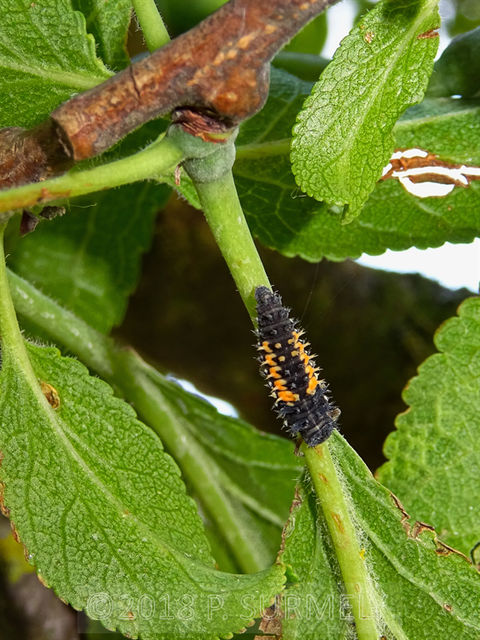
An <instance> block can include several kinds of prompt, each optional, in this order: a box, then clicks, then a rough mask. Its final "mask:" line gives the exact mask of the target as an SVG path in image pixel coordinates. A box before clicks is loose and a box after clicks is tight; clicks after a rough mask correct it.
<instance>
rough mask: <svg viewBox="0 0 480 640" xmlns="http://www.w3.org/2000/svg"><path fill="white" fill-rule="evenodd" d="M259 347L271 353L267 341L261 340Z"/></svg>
mask: <svg viewBox="0 0 480 640" xmlns="http://www.w3.org/2000/svg"><path fill="white" fill-rule="evenodd" d="M260 348H261V349H263V350H264V351H266V352H267V353H273V351H272V350H271V349H270V345H269V344H268V342H267V341H265V342H262V346H261V347H260Z"/></svg>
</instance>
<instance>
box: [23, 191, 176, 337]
mask: <svg viewBox="0 0 480 640" xmlns="http://www.w3.org/2000/svg"><path fill="white" fill-rule="evenodd" d="M169 195H170V189H168V188H166V187H164V186H156V185H154V184H153V183H147V182H145V183H140V184H133V185H127V186H124V187H120V188H119V189H114V190H111V191H108V192H100V193H96V194H94V195H92V196H86V197H83V198H77V199H75V200H72V201H71V203H70V211H69V212H68V213H67V214H66V215H65V216H64V217H61V218H56V219H55V220H53V221H50V222H45V223H43V224H41V225H40V226H39V227H38V228H37V230H36V231H35V233H33V234H30V235H27V236H25V237H24V238H22V239H21V240H20V242H19V244H18V246H17V247H16V249H15V250H14V252H13V255H12V257H11V265H12V267H13V269H14V270H15V271H16V272H17V273H18V274H19V275H21V276H23V277H25V278H27V279H28V280H30V281H31V282H33V283H34V284H35V285H36V286H38V287H40V288H41V289H42V290H43V291H45V292H47V293H48V294H49V295H50V296H53V297H54V298H56V299H58V300H60V301H61V302H62V304H63V305H64V306H65V307H66V308H67V309H70V310H71V311H73V312H74V313H76V314H77V315H78V316H80V317H81V318H83V319H84V320H85V321H86V322H88V323H89V324H90V325H91V326H92V327H95V328H96V329H98V330H99V331H102V332H104V333H108V332H109V331H110V330H111V329H112V327H113V326H115V325H117V324H119V323H120V322H121V320H122V319H123V315H124V313H125V310H126V305H127V299H128V296H129V295H130V294H131V293H132V291H133V290H134V288H135V286H136V284H137V280H138V276H139V266H140V258H141V255H142V253H143V252H144V251H145V250H146V249H147V248H148V246H149V245H150V241H151V237H152V232H153V222H154V217H155V214H156V213H157V211H158V210H159V209H161V208H162V206H163V205H164V204H165V203H166V200H167V199H168V197H169Z"/></svg>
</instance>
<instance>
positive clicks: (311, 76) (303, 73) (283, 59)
mask: <svg viewBox="0 0 480 640" xmlns="http://www.w3.org/2000/svg"><path fill="white" fill-rule="evenodd" d="M329 63H330V60H329V59H328V58H322V56H317V55H314V54H312V53H298V52H297V51H280V53H277V55H276V56H275V57H274V59H273V60H272V65H273V66H274V67H277V68H278V69H284V70H285V71H288V72H289V73H293V75H295V76H297V77H298V78H301V79H302V80H306V81H307V82H316V81H317V80H318V78H319V77H320V74H321V73H322V72H323V70H324V69H325V67H326V66H327V65H328V64H329Z"/></svg>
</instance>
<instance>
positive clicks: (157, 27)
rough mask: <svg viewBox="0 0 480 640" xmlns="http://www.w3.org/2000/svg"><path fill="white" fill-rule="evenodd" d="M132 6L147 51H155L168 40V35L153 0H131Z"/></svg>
mask: <svg viewBox="0 0 480 640" xmlns="http://www.w3.org/2000/svg"><path fill="white" fill-rule="evenodd" d="M133 8H134V9H135V13H136V15H137V18H138V22H139V23H140V26H141V27H142V31H143V35H144V36H145V42H146V43H147V47H148V49H149V51H155V49H159V48H160V47H163V45H165V44H167V42H170V36H169V35H168V31H167V29H166V27H165V23H164V22H163V20H162V16H161V15H160V13H159V12H158V9H157V7H156V5H155V1H154V0H133Z"/></svg>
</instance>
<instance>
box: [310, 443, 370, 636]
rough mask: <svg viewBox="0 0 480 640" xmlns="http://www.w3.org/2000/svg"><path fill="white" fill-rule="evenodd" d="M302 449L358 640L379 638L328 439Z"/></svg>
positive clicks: (352, 528)
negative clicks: (330, 541)
mask: <svg viewBox="0 0 480 640" xmlns="http://www.w3.org/2000/svg"><path fill="white" fill-rule="evenodd" d="M302 450H303V452H304V454H305V458H306V461H307V464H308V468H309V470H310V475H311V478H312V482H313V486H314V487H315V492H316V494H317V496H318V500H319V502H320V505H321V508H322V510H323V514H324V516H325V520H326V522H327V526H328V529H329V531H330V535H331V538H332V542H333V546H334V548H335V554H336V557H337V560H338V564H339V566H340V571H341V573H342V578H343V583H344V585H345V591H346V594H347V598H348V599H349V602H350V604H351V607H352V613H353V617H354V620H355V626H356V632H357V636H358V640H378V638H379V637H380V634H379V632H378V629H377V625H376V623H375V612H374V609H373V605H372V602H373V601H374V594H373V591H372V587H371V583H370V578H369V575H368V571H367V568H366V566H365V560H364V559H363V556H362V553H361V550H360V545H359V543H358V538H357V535H356V532H355V526H354V524H353V522H352V520H351V517H350V512H349V509H348V504H347V500H346V498H345V493H344V488H343V486H342V483H341V480H340V478H339V475H338V471H337V469H336V467H335V464H334V462H333V459H332V456H331V454H330V450H329V448H328V442H326V443H324V444H322V445H319V446H317V447H307V446H306V445H305V444H303V445H302Z"/></svg>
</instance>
